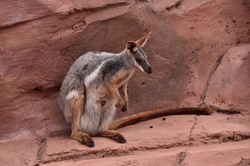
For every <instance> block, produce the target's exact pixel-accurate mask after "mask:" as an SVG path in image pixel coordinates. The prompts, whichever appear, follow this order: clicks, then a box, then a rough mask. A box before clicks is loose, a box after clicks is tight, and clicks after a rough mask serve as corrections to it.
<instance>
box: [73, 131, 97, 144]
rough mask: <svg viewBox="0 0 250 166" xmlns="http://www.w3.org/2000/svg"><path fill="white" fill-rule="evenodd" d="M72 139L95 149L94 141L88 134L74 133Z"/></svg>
mask: <svg viewBox="0 0 250 166" xmlns="http://www.w3.org/2000/svg"><path fill="white" fill-rule="evenodd" d="M71 138H73V139H76V140H78V141H79V142H80V143H81V144H83V145H86V146H88V147H94V146H95V143H94V141H93V139H92V138H91V137H90V136H89V135H88V134H86V133H83V132H81V131H77V132H72V133H71Z"/></svg>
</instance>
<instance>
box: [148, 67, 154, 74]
mask: <svg viewBox="0 0 250 166" xmlns="http://www.w3.org/2000/svg"><path fill="white" fill-rule="evenodd" d="M152 72H153V70H152V68H151V67H150V66H149V67H148V70H147V73H148V74H150V73H152Z"/></svg>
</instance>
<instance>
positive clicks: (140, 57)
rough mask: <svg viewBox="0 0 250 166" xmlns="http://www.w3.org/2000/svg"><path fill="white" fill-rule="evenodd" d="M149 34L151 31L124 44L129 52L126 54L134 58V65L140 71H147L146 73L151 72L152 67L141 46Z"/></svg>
mask: <svg viewBox="0 0 250 166" xmlns="http://www.w3.org/2000/svg"><path fill="white" fill-rule="evenodd" d="M150 35H151V32H150V33H148V34H147V35H145V36H143V37H142V38H140V39H139V40H137V41H129V42H128V43H127V45H126V49H127V51H128V54H129V55H128V56H132V58H133V60H134V62H133V63H134V66H135V67H136V68H138V69H139V70H141V71H142V72H147V73H148V74H150V73H152V68H151V67H150V65H149V62H148V56H147V55H146V54H145V52H144V51H143V50H142V47H143V46H144V45H145V44H146V42H147V40H148V38H149V37H150Z"/></svg>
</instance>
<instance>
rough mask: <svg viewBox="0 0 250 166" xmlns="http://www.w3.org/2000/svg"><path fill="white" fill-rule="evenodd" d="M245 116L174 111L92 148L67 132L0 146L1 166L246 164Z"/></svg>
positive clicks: (249, 155) (249, 142)
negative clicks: (120, 140)
mask: <svg viewBox="0 0 250 166" xmlns="http://www.w3.org/2000/svg"><path fill="white" fill-rule="evenodd" d="M249 128H250V116H249V115H248V116H243V115H241V114H221V113H217V112H215V113H213V114H212V115H209V116H205V115H201V116H197V115H178V116H177V115H174V116H167V117H161V118H156V119H153V120H149V121H145V122H142V123H138V124H136V125H131V126H127V127H124V128H121V129H119V131H120V132H121V133H122V134H123V135H124V136H125V137H126V139H127V143H126V144H118V143H116V142H114V141H112V140H109V139H106V138H100V137H95V138H94V141H95V147H94V148H88V147H86V146H84V145H81V144H80V143H78V142H77V141H75V140H72V139H70V138H69V136H68V135H64V136H60V137H53V138H51V137H49V138H48V137H46V138H29V139H22V140H19V141H13V142H6V143H2V144H0V146H1V148H0V165H3V166H7V165H13V166H14V165H17V166H19V165H44V166H70V165H76V166H78V165H79V166H80V165H85V164H88V165H107V166H109V165H113V166H127V165H133V166H135V165H141V166H146V165H148V166H152V165H155V166H160V165H162V166H166V165H169V166H178V165H190V166H214V165H216V166H225V165H231V166H233V165H234V166H236V165H237V166H247V165H250V130H249Z"/></svg>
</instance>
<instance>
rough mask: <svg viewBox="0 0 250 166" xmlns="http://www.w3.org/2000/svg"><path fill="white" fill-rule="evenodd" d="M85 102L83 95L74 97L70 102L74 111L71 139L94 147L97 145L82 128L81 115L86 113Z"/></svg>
mask: <svg viewBox="0 0 250 166" xmlns="http://www.w3.org/2000/svg"><path fill="white" fill-rule="evenodd" d="M83 101H84V100H83V95H82V94H80V95H79V96H77V97H73V98H72V99H71V100H70V106H71V111H72V117H71V118H72V120H71V138H73V139H76V140H78V141H79V142H80V143H82V144H84V145H87V146H88V147H93V146H94V145H95V144H94V141H93V139H92V138H91V137H90V136H89V135H88V134H86V133H83V132H82V130H81V127H80V122H81V114H82V113H84V110H83Z"/></svg>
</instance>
